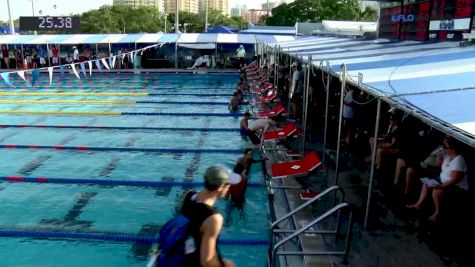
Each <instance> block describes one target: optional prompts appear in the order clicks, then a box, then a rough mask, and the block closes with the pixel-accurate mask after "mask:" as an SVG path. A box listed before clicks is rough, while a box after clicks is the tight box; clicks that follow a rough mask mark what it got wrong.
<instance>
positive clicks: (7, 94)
mask: <svg viewBox="0 0 475 267" xmlns="http://www.w3.org/2000/svg"><path fill="white" fill-rule="evenodd" d="M0 96H136V97H143V96H232V94H220V93H216V94H210V93H202V94H199V93H132V92H131V93H121V92H38V91H36V92H31V91H28V92H14V91H9V92H0Z"/></svg>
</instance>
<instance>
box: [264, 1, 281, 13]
mask: <svg viewBox="0 0 475 267" xmlns="http://www.w3.org/2000/svg"><path fill="white" fill-rule="evenodd" d="M279 4H280V3H279V2H269V3H264V4H262V10H267V6H269V11H271V10H272V9H273V8H274V7H276V6H278V5H279Z"/></svg>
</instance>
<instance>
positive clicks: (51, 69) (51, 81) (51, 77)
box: [48, 67, 53, 85]
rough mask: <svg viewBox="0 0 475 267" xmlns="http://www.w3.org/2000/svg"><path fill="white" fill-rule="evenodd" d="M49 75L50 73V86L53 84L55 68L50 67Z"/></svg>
mask: <svg viewBox="0 0 475 267" xmlns="http://www.w3.org/2000/svg"><path fill="white" fill-rule="evenodd" d="M48 73H49V85H51V83H53V67H48Z"/></svg>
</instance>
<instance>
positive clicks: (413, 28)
mask: <svg viewBox="0 0 475 267" xmlns="http://www.w3.org/2000/svg"><path fill="white" fill-rule="evenodd" d="M474 8H475V0H406V1H403V2H402V3H401V4H399V5H396V6H392V7H387V8H382V9H381V12H380V19H379V36H380V37H382V38H390V39H399V40H419V41H425V40H428V39H431V40H439V41H444V40H451V41H459V40H462V39H463V34H464V33H468V32H470V29H471V28H472V25H471V23H472V17H473V16H474V10H475V9H474Z"/></svg>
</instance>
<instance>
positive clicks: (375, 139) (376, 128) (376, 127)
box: [364, 99, 381, 229]
mask: <svg viewBox="0 0 475 267" xmlns="http://www.w3.org/2000/svg"><path fill="white" fill-rule="evenodd" d="M380 116H381V100H380V99H378V106H377V107H376V123H375V125H374V137H373V150H372V151H371V170H370V174H369V185H368V198H367V200H366V211H365V215H364V229H366V226H367V225H368V215H369V206H370V204H371V193H372V191H373V179H374V167H375V166H374V162H375V160H376V150H377V149H378V135H379V118H380Z"/></svg>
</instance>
